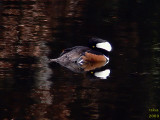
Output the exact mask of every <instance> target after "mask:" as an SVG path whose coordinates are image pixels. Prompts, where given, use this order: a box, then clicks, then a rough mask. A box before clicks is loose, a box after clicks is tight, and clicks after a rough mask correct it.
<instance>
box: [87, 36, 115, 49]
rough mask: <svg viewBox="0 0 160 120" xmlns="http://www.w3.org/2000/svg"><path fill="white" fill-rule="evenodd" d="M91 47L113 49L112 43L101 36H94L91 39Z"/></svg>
mask: <svg viewBox="0 0 160 120" xmlns="http://www.w3.org/2000/svg"><path fill="white" fill-rule="evenodd" d="M89 47H90V48H92V49H99V50H104V51H107V52H110V51H111V50H112V46H111V44H110V43H109V42H108V41H106V40H103V39H100V38H92V39H91V40H90V41H89Z"/></svg>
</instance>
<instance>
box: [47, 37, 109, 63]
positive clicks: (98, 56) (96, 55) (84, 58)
mask: <svg viewBox="0 0 160 120" xmlns="http://www.w3.org/2000/svg"><path fill="white" fill-rule="evenodd" d="M111 51H112V46H111V44H110V43H109V42H108V41H107V40H103V39H101V38H95V37H94V38H91V39H90V40H89V42H88V46H74V47H71V48H67V49H64V50H63V52H62V53H61V54H60V56H59V57H58V58H55V59H50V61H51V62H57V63H60V64H61V63H63V64H66V65H67V64H69V63H76V64H78V65H84V64H86V63H96V62H105V63H108V62H109V57H108V54H109V52H111Z"/></svg>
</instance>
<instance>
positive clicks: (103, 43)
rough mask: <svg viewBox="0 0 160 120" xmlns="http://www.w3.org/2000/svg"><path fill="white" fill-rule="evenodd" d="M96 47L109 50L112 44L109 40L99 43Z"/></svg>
mask: <svg viewBox="0 0 160 120" xmlns="http://www.w3.org/2000/svg"><path fill="white" fill-rule="evenodd" d="M96 47H97V48H101V49H104V50H107V51H109V52H110V51H111V50H112V47H111V44H110V43H109V42H102V43H97V44H96Z"/></svg>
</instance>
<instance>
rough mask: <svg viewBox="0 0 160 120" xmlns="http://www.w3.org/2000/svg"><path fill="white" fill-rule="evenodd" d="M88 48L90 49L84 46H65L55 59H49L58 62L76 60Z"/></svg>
mask: <svg viewBox="0 0 160 120" xmlns="http://www.w3.org/2000/svg"><path fill="white" fill-rule="evenodd" d="M88 50H90V48H88V47H84V46H75V47H72V48H67V49H65V50H64V51H63V52H62V53H61V54H60V57H58V58H57V59H52V60H51V61H55V62H58V63H67V62H68V61H69V62H76V61H77V60H78V59H79V58H80V57H81V56H82V55H83V54H84V53H85V52H86V51H88Z"/></svg>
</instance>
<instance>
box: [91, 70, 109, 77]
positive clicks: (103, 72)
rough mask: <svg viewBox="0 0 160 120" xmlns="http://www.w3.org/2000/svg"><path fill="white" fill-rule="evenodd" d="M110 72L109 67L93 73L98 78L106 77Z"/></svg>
mask: <svg viewBox="0 0 160 120" xmlns="http://www.w3.org/2000/svg"><path fill="white" fill-rule="evenodd" d="M110 72H111V71H110V69H106V70H104V71H101V72H95V73H94V75H95V76H96V77H98V78H101V79H106V78H107V77H108V76H109V75H110Z"/></svg>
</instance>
